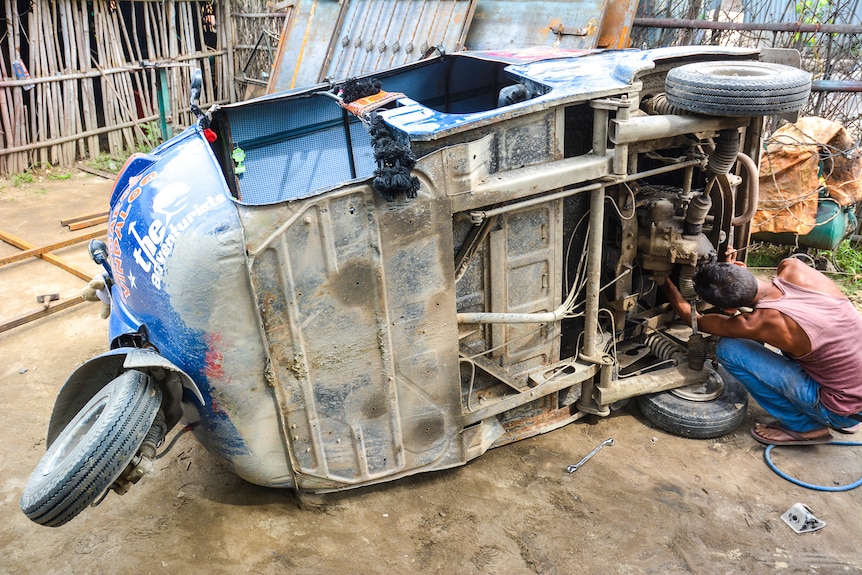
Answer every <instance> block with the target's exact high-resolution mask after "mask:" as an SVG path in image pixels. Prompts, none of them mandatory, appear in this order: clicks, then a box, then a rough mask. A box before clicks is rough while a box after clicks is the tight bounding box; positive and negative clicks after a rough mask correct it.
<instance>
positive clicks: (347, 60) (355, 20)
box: [323, 0, 475, 79]
mask: <svg viewBox="0 0 862 575" xmlns="http://www.w3.org/2000/svg"><path fill="white" fill-rule="evenodd" d="M474 3H475V0H420V1H407V2H405V1H403V0H353V1H351V2H345V3H344V6H345V7H346V11H345V14H344V20H343V26H342V28H341V30H339V33H338V36H337V37H336V38H334V40H335V42H334V45H333V46H332V48H331V57H330V61H329V65H328V66H327V68H326V69H325V71H324V74H323V76H324V77H328V78H333V79H341V78H348V77H351V76H355V75H358V74H363V73H367V72H373V71H375V70H383V69H386V68H392V67H393V66H397V65H400V64H406V63H408V62H412V61H415V60H418V59H419V58H420V57H421V56H422V54H424V53H425V52H427V51H428V50H429V49H431V48H432V47H434V46H441V47H442V48H443V50H445V51H446V52H455V51H458V50H462V49H463V43H464V36H465V35H466V32H467V29H468V27H469V25H470V14H471V13H472V9H473V4H474Z"/></svg>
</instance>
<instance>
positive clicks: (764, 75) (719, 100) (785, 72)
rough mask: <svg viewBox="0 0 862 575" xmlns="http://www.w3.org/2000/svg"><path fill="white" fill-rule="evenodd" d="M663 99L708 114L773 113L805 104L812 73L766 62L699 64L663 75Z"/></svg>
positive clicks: (742, 115) (697, 112) (735, 115)
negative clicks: (664, 76)
mask: <svg viewBox="0 0 862 575" xmlns="http://www.w3.org/2000/svg"><path fill="white" fill-rule="evenodd" d="M665 90H666V93H667V99H668V102H670V103H671V104H673V105H674V106H676V107H678V108H682V109H683V110H687V111H689V112H694V113H696V114H706V115H709V116H730V117H748V116H772V115H780V114H789V113H793V112H798V111H800V110H802V109H803V108H805V106H806V104H807V103H808V96H809V95H810V93H811V74H809V73H808V72H806V71H804V70H800V69H799V68H794V67H792V66H785V65H783V64H773V63H770V62H701V63H698V64H685V65H683V66H678V67H677V68H673V69H672V70H670V71H669V72H668V73H667V78H666V79H665Z"/></svg>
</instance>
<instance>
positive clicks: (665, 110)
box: [645, 92, 690, 116]
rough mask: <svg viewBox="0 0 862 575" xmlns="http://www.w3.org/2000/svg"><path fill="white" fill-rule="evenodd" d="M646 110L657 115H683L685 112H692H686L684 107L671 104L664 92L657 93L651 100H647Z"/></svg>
mask: <svg viewBox="0 0 862 575" xmlns="http://www.w3.org/2000/svg"><path fill="white" fill-rule="evenodd" d="M645 107H646V111H647V113H649V114H657V115H661V116H664V115H668V114H670V115H674V116H682V115H685V114H689V113H690V112H686V111H685V110H683V109H682V108H677V107H676V106H674V105H673V104H671V103H670V102H669V101H668V99H667V95H666V94H665V93H664V92H662V93H661V94H656V95H655V96H653V97H652V98H650V99H649V101H647V102H646V106H645Z"/></svg>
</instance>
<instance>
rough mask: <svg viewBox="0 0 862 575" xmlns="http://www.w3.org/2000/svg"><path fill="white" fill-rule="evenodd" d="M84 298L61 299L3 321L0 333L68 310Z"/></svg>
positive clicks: (0, 324)
mask: <svg viewBox="0 0 862 575" xmlns="http://www.w3.org/2000/svg"><path fill="white" fill-rule="evenodd" d="M83 302H84V298H83V297H81V296H80V295H77V296H75V297H70V298H66V299H61V300H59V301H58V302H57V303H52V304H51V305H50V306H49V307H41V308H39V310H38V311H31V312H28V313H25V314H23V315H19V316H18V317H16V318H13V319H10V320H9V321H5V322H3V323H0V333H3V332H4V331H8V330H10V329H12V328H15V327H18V326H20V325H24V324H25V323H29V322H31V321H34V320H37V319H39V318H42V317H45V316H47V315H51V314H52V313H57V312H58V311H63V310H64V309H68V308H70V307H72V306H76V305H78V304H79V303H83Z"/></svg>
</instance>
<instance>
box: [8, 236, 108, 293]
mask: <svg viewBox="0 0 862 575" xmlns="http://www.w3.org/2000/svg"><path fill="white" fill-rule="evenodd" d="M0 240H3V241H4V242H6V243H7V244H10V245H13V246H15V247H16V248H20V249H22V250H32V249H33V248H35V247H37V246H35V245H33V244H31V243H29V242H25V241H24V240H22V239H21V238H17V237H15V236H13V235H12V234H9V233H6V232H3V231H0ZM39 257H40V258H42V259H43V260H45V261H46V262H48V263H52V264H54V265H55V266H57V267H58V268H60V269H63V270H66V271H67V272H69V273H70V274H72V275H74V276H78V277H79V278H81V279H82V280H84V281H87V282H88V281H90V280H91V279H93V276H94V275H95V274H94V273H93V272H85V271H83V270H80V269H78V268H76V267H75V266H73V265H71V264H69V263H67V262H65V261H64V260H62V259H60V258H58V257H57V256H54V255H51V254H48V253H44V254H40V255H39Z"/></svg>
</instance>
